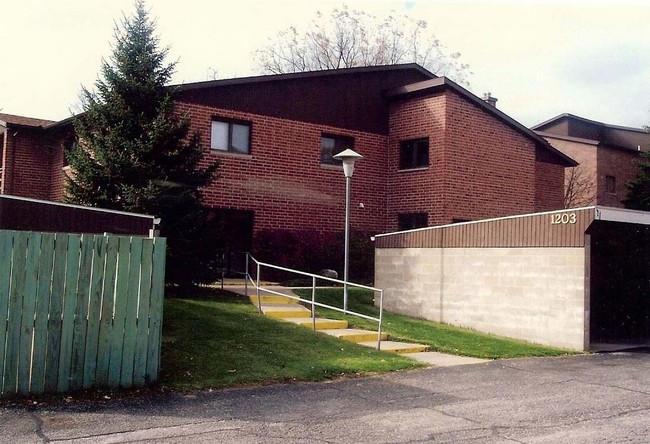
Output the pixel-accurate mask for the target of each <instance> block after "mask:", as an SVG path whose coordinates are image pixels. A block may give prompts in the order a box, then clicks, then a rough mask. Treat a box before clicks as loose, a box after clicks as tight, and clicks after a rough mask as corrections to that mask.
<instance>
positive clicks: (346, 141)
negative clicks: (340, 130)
mask: <svg viewBox="0 0 650 444" xmlns="http://www.w3.org/2000/svg"><path fill="white" fill-rule="evenodd" d="M353 148H354V138H352V137H346V136H335V135H332V134H323V135H322V136H321V138H320V163H325V164H329V165H341V161H340V160H336V159H334V156H336V155H337V154H338V153H340V152H341V151H345V150H347V149H353Z"/></svg>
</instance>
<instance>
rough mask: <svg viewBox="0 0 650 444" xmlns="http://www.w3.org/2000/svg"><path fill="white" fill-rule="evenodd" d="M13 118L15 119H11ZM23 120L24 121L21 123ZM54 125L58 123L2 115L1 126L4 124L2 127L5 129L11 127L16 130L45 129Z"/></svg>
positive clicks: (0, 118) (0, 116)
mask: <svg viewBox="0 0 650 444" xmlns="http://www.w3.org/2000/svg"><path fill="white" fill-rule="evenodd" d="M12 117H13V118H15V119H11V118H12ZM21 120H23V121H22V122H21ZM27 121H31V122H27ZM53 123H56V122H55V121H53V120H46V119H37V118H34V117H25V116H17V115H14V114H0V124H2V126H4V127H5V128H6V127H9V126H11V127H16V128H31V129H43V128H46V127H47V126H49V125H51V124H53Z"/></svg>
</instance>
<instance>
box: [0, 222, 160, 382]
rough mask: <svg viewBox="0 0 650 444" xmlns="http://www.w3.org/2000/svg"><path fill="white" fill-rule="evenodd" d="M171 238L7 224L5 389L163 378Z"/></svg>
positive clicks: (0, 235)
mask: <svg viewBox="0 0 650 444" xmlns="http://www.w3.org/2000/svg"><path fill="white" fill-rule="evenodd" d="M164 270H165V239H164V238H155V239H147V238H142V237H125V236H113V235H107V236H102V235H86V234H84V235H78V234H66V233H36V232H25V231H0V394H2V395H10V394H30V393H32V394H36V393H43V392H66V391H71V390H78V389H87V388H91V387H131V386H139V385H144V384H146V383H148V382H153V381H155V380H156V379H157V378H158V370H159V365H160V342H161V328H162V309H163V295H164Z"/></svg>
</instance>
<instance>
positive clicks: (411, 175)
mask: <svg viewBox="0 0 650 444" xmlns="http://www.w3.org/2000/svg"><path fill="white" fill-rule="evenodd" d="M445 107H446V96H445V95H444V94H436V95H434V96H432V97H427V98H422V99H414V100H409V101H400V102H396V103H393V104H392V105H391V109H390V120H389V134H390V138H389V145H388V156H389V159H388V171H387V180H388V201H387V215H386V216H387V226H386V231H395V230H397V228H398V225H397V215H398V214H399V213H419V212H426V213H428V214H429V225H436V224H439V223H442V222H443V221H444V214H443V213H444V200H445V196H444V183H445V174H446V167H447V164H446V159H445V153H446V151H445V146H446V140H445V125H446V117H447V116H446V113H445ZM425 137H429V167H428V168H424V169H414V170H400V169H399V158H400V142H401V141H404V140H410V139H419V138H425Z"/></svg>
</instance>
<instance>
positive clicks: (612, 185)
mask: <svg viewBox="0 0 650 444" xmlns="http://www.w3.org/2000/svg"><path fill="white" fill-rule="evenodd" d="M605 191H607V192H608V193H609V194H616V177H614V176H605Z"/></svg>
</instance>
